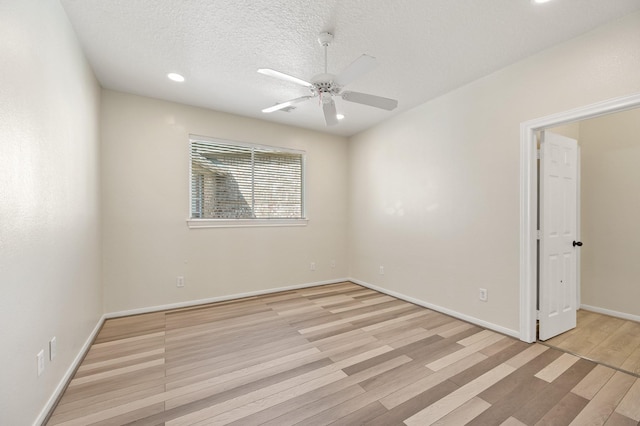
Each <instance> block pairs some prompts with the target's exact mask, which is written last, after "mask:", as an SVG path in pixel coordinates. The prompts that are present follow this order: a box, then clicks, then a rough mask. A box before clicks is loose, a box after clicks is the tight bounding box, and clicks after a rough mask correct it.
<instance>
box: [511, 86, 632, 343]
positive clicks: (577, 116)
mask: <svg viewBox="0 0 640 426" xmlns="http://www.w3.org/2000/svg"><path fill="white" fill-rule="evenodd" d="M639 106H640V94H635V95H631V96H626V97H621V98H616V99H612V100H608V101H604V102H600V103H596V104H593V105H588V106H585V107H582V108H577V109H574V110H570V111H565V112H562V113H558V114H554V115H550V116H547V117H542V118H538V119H535V120H530V121H527V122H524V123H521V125H520V149H521V150H520V152H521V155H520V339H521V340H523V341H525V342H529V343H531V342H534V341H535V340H536V322H537V309H536V305H537V279H538V276H537V274H538V272H537V260H538V255H537V229H538V199H537V198H538V196H537V194H538V170H537V158H536V152H537V138H536V132H539V131H543V130H546V129H550V128H552V127H557V126H561V125H564V124H568V123H571V122H575V121H580V120H585V119H590V118H595V117H598V116H601V115H605V114H610V113H614V112H621V111H625V110H628V109H632V108H637V107H639Z"/></svg>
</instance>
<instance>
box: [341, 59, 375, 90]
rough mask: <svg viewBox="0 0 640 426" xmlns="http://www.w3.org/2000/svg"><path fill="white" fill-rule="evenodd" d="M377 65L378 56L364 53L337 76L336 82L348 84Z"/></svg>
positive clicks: (342, 84)
mask: <svg viewBox="0 0 640 426" xmlns="http://www.w3.org/2000/svg"><path fill="white" fill-rule="evenodd" d="M376 65H377V62H376V58H374V57H373V56H369V55H362V56H360V57H359V58H358V59H356V60H355V61H353V62H351V64H350V65H349V66H348V67H347V68H345V69H344V71H342V72H341V73H340V75H338V77H336V80H335V82H336V83H337V84H338V85H339V86H346V85H347V84H349V83H351V82H352V81H353V80H355V79H356V78H358V77H360V76H361V75H363V74H365V73H367V72H369V71H371V70H372V69H374V68H375V67H376Z"/></svg>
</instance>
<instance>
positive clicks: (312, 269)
mask: <svg viewBox="0 0 640 426" xmlns="http://www.w3.org/2000/svg"><path fill="white" fill-rule="evenodd" d="M309 270H311V271H315V270H316V262H311V265H309Z"/></svg>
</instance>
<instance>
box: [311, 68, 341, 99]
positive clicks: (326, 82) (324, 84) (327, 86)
mask: <svg viewBox="0 0 640 426" xmlns="http://www.w3.org/2000/svg"><path fill="white" fill-rule="evenodd" d="M335 77H336V76H335V75H333V74H328V73H325V74H318V75H316V76H315V77H313V79H312V80H311V83H312V84H313V87H312V88H311V92H313V93H314V94H318V95H323V94H326V95H332V96H333V95H337V94H338V93H340V90H342V87H340V86H338V85H337V84H335V83H334V82H333V80H334V79H335Z"/></svg>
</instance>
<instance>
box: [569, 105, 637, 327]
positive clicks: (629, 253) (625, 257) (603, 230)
mask: <svg viewBox="0 0 640 426" xmlns="http://www.w3.org/2000/svg"><path fill="white" fill-rule="evenodd" d="M638 135H640V109H635V110H631V111H625V112H621V113H617V114H612V115H606V116H603V117H599V118H595V119H591V120H586V121H583V122H581V123H580V139H579V143H580V147H581V152H582V167H581V183H582V187H581V189H582V191H581V199H582V209H581V213H582V215H581V218H582V226H581V230H582V241H584V246H583V247H582V248H581V251H582V263H581V281H582V286H581V303H583V304H586V305H589V306H593V307H596V308H600V309H607V310H610V311H615V312H619V313H623V314H630V315H635V316H640V303H638V301H640V285H638V277H640V262H638V253H640V219H639V218H640V196H639V195H638V194H640V167H639V166H638V165H639V164H640V138H639V136H638Z"/></svg>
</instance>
